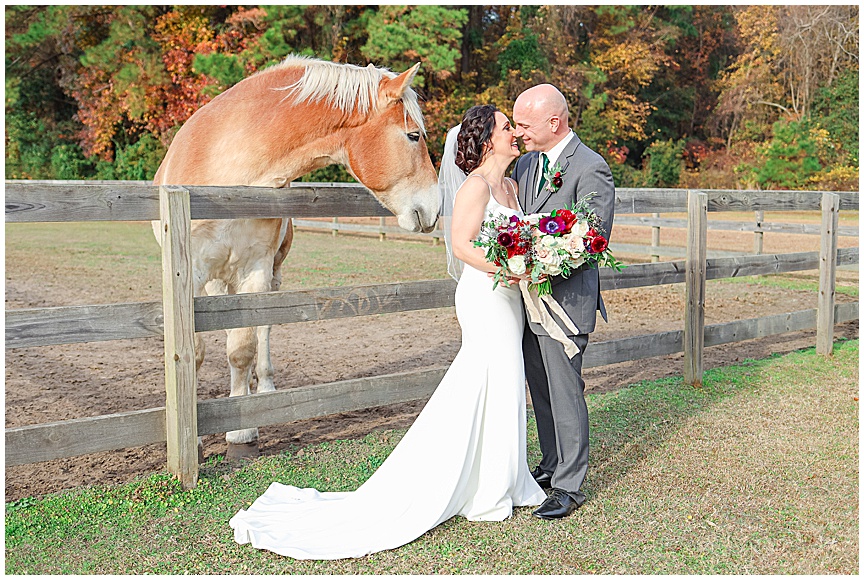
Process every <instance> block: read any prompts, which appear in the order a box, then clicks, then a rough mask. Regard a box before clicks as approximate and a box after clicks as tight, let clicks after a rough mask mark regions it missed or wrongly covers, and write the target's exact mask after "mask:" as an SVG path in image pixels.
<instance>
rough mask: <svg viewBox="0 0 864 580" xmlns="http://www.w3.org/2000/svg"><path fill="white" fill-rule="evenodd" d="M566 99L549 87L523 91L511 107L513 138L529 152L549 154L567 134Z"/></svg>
mask: <svg viewBox="0 0 864 580" xmlns="http://www.w3.org/2000/svg"><path fill="white" fill-rule="evenodd" d="M569 117H570V115H569V112H568V109H567V99H565V98H564V95H562V94H561V91H559V90H558V89H556V88H555V87H554V86H552V85H549V84H543V85H537V86H534V87H531V88H530V89H527V90H525V91H524V92H523V93H522V94H521V95H519V97H518V98H517V99H516V102H515V103H514V104H513V121H514V123H515V124H516V136H517V137H522V142H523V143H524V144H525V148H526V149H528V150H529V151H549V150H550V149H552V147H554V146H555V145H557V144H558V143H559V142H560V141H561V140H562V139H563V138H564V137H566V136H567V134H568V133H569V131H570V126H569Z"/></svg>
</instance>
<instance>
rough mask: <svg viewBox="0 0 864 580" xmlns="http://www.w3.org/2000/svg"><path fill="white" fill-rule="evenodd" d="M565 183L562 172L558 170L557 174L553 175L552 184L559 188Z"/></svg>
mask: <svg viewBox="0 0 864 580" xmlns="http://www.w3.org/2000/svg"><path fill="white" fill-rule="evenodd" d="M563 184H564V180H563V179H562V177H561V172H560V171H556V172H555V175H553V176H552V185H554V186H555V187H556V188H559V187H561V186H562V185H563Z"/></svg>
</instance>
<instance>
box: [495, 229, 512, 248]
mask: <svg viewBox="0 0 864 580" xmlns="http://www.w3.org/2000/svg"><path fill="white" fill-rule="evenodd" d="M513 241H514V240H513V236H512V235H511V234H509V233H508V232H501V233H500V234H498V243H499V244H501V245H502V246H504V247H505V248H509V247H510V246H512V245H513Z"/></svg>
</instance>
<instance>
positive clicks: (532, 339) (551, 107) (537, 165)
mask: <svg viewBox="0 0 864 580" xmlns="http://www.w3.org/2000/svg"><path fill="white" fill-rule="evenodd" d="M513 120H514V123H515V125H516V132H515V134H516V136H517V137H521V138H522V141H523V144H524V146H525V149H527V150H528V153H526V154H525V155H523V156H522V157H520V158H519V159H518V160H517V161H516V168H515V170H514V171H513V179H514V180H515V181H516V182H517V183H518V184H519V201H520V204H521V206H522V209H523V210H524V211H525V213H526V214H528V213H549V212H551V211H553V210H555V209H562V208H564V207H566V206H572V205H573V204H575V203H576V202H577V201H579V200H581V199H585V198H588V202H587V203H588V205H589V206H590V207H591V209H592V210H593V211H594V212H595V213H596V214H597V216H598V217H599V218H600V220H601V221H602V224H603V229H604V230H605V235H606V237H607V239H608V238H609V235H610V234H611V231H612V222H613V218H614V213H615V210H614V207H615V185H614V182H613V180H612V173H611V171H610V170H609V165H608V164H607V163H606V161H605V160H604V159H603V158H602V157H601V156H600V155H599V154H597V153H596V152H595V151H592V150H591V149H590V148H589V147H588V146H587V145H585V144H584V143H582V142H581V140H580V139H579V137H578V136H577V135H576V134H575V133H574V132H573V131H572V130H571V129H570V127H569V114H568V109H567V101H566V100H565V98H564V96H563V95H562V94H561V93H560V92H559V91H558V89H556V88H555V87H553V86H552V85H538V86H535V87H532V88H530V89H528V90H526V91H525V92H523V93H522V94H521V95H519V98H517V99H516V102H515V104H514V106H513ZM551 281H552V296H553V297H554V298H555V300H556V301H557V302H558V303H559V304H560V305H561V306H562V308H563V309H564V311H565V312H566V313H567V314H568V315H569V316H570V319H571V320H572V321H573V322H574V323H575V325H576V327H577V328H578V329H579V334H578V335H575V336H574V335H571V336H570V337H569V338H570V339H571V340H573V342H575V343H576V345H577V346H578V347H579V353H578V354H576V356H574V357H573V358H569V357H568V356H567V354H566V353H565V351H564V347H563V345H562V344H561V343H560V342H558V341H556V340H554V339H552V338H550V337H549V335H548V333H547V332H546V331H545V330H544V329H543V327H542V326H540V325H539V324H536V323H531V322H526V328H525V334H524V340H523V351H524V357H525V374H526V377H527V379H528V388H529V390H530V392H531V400H532V403H533V407H534V413H535V416H536V418H537V431H538V435H539V440H540V450H541V452H542V459H541V461H540V464H539V465H538V466H537V468H536V469H535V470H534V472H533V475H534V477H535V479H536V480H537V482H538V483H540V484H541V486H543V487H547V488H551V489H552V493H551V494H550V495H549V498H548V499H547V501H546V502H545V503H544V504H543V505H542V506H540V507H539V508H538V509H537V510H536V511H535V512H534V515H536V516H537V517H540V518H543V519H557V518H561V517H565V516H568V515H570V514H571V513H572V512H573V511H574V510H575V509H576V508H578V507H579V506H580V505H582V503H584V501H585V494H584V493H583V492H582V491H581V487H582V483H583V482H584V480H585V475H586V473H587V470H588V410H587V407H586V405H585V397H584V389H585V382H584V381H583V380H582V353H583V352H584V350H585V347H586V346H587V345H588V334H589V333H590V332H592V331H593V330H594V326H595V324H596V319H597V311H598V310H599V311H600V313H601V315H602V316H603V319H604V320H605V319H606V307H605V305H604V304H603V299H602V298H601V296H600V276H599V272H598V270H597V269H596V268H589V267H582V268H580V269H579V270H577V271H576V272H574V273H572V274H571V275H570V277H568V278H566V279H565V278H563V277H561V276H554V277H552V280H551ZM552 316H553V317H554V314H553V315H552ZM559 326H562V327H564V326H563V323H560V322H559Z"/></svg>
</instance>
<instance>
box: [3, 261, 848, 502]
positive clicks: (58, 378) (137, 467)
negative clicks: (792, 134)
mask: <svg viewBox="0 0 864 580" xmlns="http://www.w3.org/2000/svg"><path fill="white" fill-rule="evenodd" d="M853 283H854V284H857V275H856V276H855V280H854V282H853ZM847 284H848V282H847ZM42 291H43V292H44V288H43V289H42ZM43 298H44V297H43ZM43 298H40V291H39V290H37V289H34V288H30V289H28V288H25V287H18V286H15V287H11V288H10V287H8V286H7V296H6V299H7V300H6V301H7V308H26V307H34V306H41V305H43V304H44V300H43ZM78 298H83V299H85V300H86V298H87V297H86V296H84V297H78ZM604 298H605V300H606V304H607V308H608V310H609V313H610V321H609V323H608V324H603V323H602V322H600V323H599V324H598V329H597V331H596V332H595V333H593V334H592V337H591V340H592V341H593V342H598V341H603V340H611V339H616V338H623V337H627V336H637V335H647V334H651V333H654V332H661V331H667V330H674V329H680V328H682V319H683V304H684V288H683V285H680V284H679V285H668V286H656V287H651V288H638V289H629V290H618V291H614V292H606V293H604ZM837 300H838V302H839V301H854V300H856V298H851V297H849V296H845V295H842V294H838V295H837ZM93 302H94V303H95V302H99V300H98V299H95V298H94V300H93ZM40 303H41V304H40ZM85 303H86V302H85ZM815 306H816V294H815V292H812V291H803V290H788V289H783V288H775V287H771V286H765V285H758V284H751V283H743V282H729V281H715V282H709V284H708V290H707V296H706V323H707V324H714V323H719V322H726V321H731V320H736V319H744V318H755V317H758V316H766V315H770V314H777V313H781V312H790V311H796V310H804V309H808V308H815ZM835 336H837V337H845V338H856V337H857V336H858V322H857V321H853V322H849V323H846V324H842V325H838V326H837V327H836V328H835ZM205 341H206V344H207V353H208V356H207V360H206V361H205V363H204V366H203V367H202V369H201V372H200V373H199V391H198V396H199V398H201V399H209V398H215V397H225V396H227V391H228V365H227V362H226V360H225V351H224V348H225V334H224V332H221V331H220V332H209V333H205ZM459 343H460V333H459V326H458V323H457V321H456V317H455V310H454V309H453V308H443V309H437V310H428V311H420V312H406V313H397V314H387V315H378V316H369V317H363V318H355V319H343V320H330V321H320V322H308V323H301V324H293V325H283V326H277V327H274V329H273V339H272V353H273V363H274V366H275V368H276V383H277V389H287V388H295V387H300V386H305V385H311V384H318V383H324V382H330V381H337V380H342V379H349V378H356V377H367V376H375V375H382V374H388V373H394V372H401V371H408V370H420V369H424V368H429V367H435V366H441V365H446V364H449V362H450V361H451V360H452V359H453V357H454V356H455V355H456V352H457V351H458V349H459ZM814 344H815V331H806V332H798V333H788V334H784V335H779V336H774V337H769V338H765V339H759V340H752V341H747V342H742V343H735V344H731V345H725V346H716V347H710V348H707V349H706V351H705V367H706V368H712V367H717V366H723V365H728V364H733V363H735V362H737V361H740V360H743V359H747V358H763V357H766V356H769V355H770V354H772V353H785V352H790V351H793V350H796V349H799V348H804V347H808V346H812V345H814ZM588 348H589V349H590V345H589V347H588ZM161 365H162V341H161V340H160V339H155V338H154V339H143V340H134V341H133V340H125V341H112V342H103V343H91V344H77V345H58V346H50V347H39V348H27V349H19V350H10V351H7V352H6V427H7V428H9V427H18V426H24V425H33V424H38V423H46V422H52V421H61V420H66V419H73V418H80V417H90V416H96V415H104V414H108V413H116V412H124V411H133V410H140V409H147V408H152V407H159V406H162V405H164V386H163V382H162V381H163V371H162V367H161ZM682 368H683V362H682V355H680V354H679V355H672V356H666V357H657V358H653V359H645V360H639V361H634V362H629V363H620V364H616V365H609V366H605V367H599V368H593V369H588V370H586V372H585V379H586V383H587V389H588V391H589V392H603V391H609V390H613V389H617V388H621V387H624V386H627V385H629V384H632V383H634V382H637V381H641V380H646V379H656V378H660V377H666V376H670V375H680V374H681V372H682ZM423 404H424V401H415V402H411V403H406V404H399V405H391V406H387V407H380V408H375V409H367V410H363V411H358V412H351V413H341V414H338V415H333V416H328V417H322V418H318V419H314V420H307V421H299V422H295V423H290V424H286V425H279V426H272V427H263V428H261V429H260V448H261V452H262V454H265V455H266V454H276V453H281V452H284V451H286V450H291V449H294V448H297V447H299V446H305V445H308V444H311V443H317V442H321V441H327V440H332V439H344V438H352V437H358V436H362V435H364V434H365V433H368V432H370V431H372V430H375V429H382V428H404V427H407V426H409V425H410V424H411V422H412V421H413V419H414V418H415V417H416V415H417V413H418V412H419V411H420V409H421V408H422V406H423ZM224 453H225V440H224V435H212V436H208V437H206V438H205V455H206V456H207V457H210V456H213V455H218V454H224ZM165 460H166V459H165V449H164V444H162V445H148V446H145V447H139V448H130V449H124V450H119V451H113V452H105V453H97V454H92V455H87V456H82V457H75V458H70V459H62V460H55V461H49V462H44V463H37V464H32V465H22V466H16V467H10V468H7V469H6V487H5V489H6V501H11V500H16V499H19V498H22V497H28V496H36V495H42V494H46V493H52V492H57V491H60V490H63V489H67V488H71V487H77V486H86V485H92V484H105V483H121V482H126V481H130V480H132V479H133V478H135V477H138V476H141V475H145V474H148V473H152V472H154V471H158V470H162V469H164V466H165Z"/></svg>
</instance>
